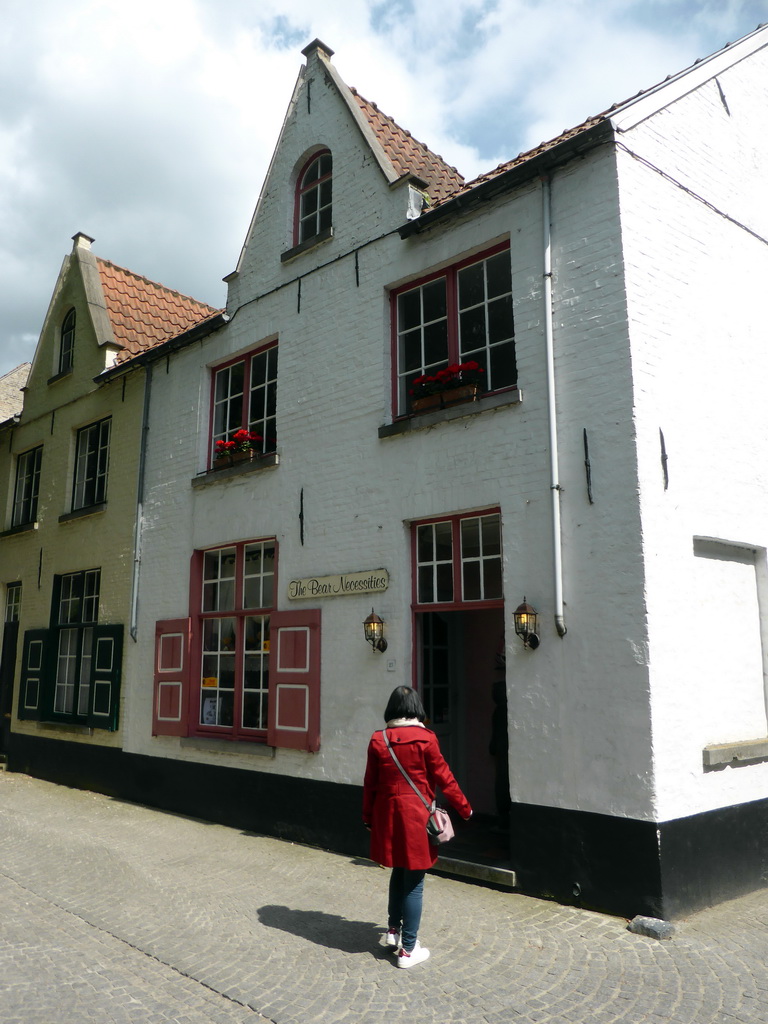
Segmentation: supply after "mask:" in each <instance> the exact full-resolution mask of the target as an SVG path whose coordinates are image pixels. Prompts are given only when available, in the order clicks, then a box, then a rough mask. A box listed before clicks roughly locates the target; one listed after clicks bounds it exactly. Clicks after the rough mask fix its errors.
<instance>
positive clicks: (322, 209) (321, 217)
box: [295, 149, 333, 245]
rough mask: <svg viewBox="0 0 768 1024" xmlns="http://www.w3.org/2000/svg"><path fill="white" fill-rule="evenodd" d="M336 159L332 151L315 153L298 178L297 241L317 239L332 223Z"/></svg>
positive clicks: (297, 242) (299, 242)
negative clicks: (334, 162)
mask: <svg viewBox="0 0 768 1024" xmlns="http://www.w3.org/2000/svg"><path fill="white" fill-rule="evenodd" d="M332 179H333V159H332V157H331V153H330V150H328V149H324V150H323V151H322V152H320V153H316V154H315V155H314V156H313V157H312V159H311V160H310V161H309V163H308V164H307V165H306V167H305V168H304V170H303V171H302V172H301V174H300V175H299V181H298V184H297V187H296V237H295V242H296V244H297V245H301V243H302V242H306V241H308V240H309V239H310V238H315V237H316V236H317V235H319V234H321V233H322V232H323V231H326V230H327V229H328V228H330V226H331V223H332V205H331V203H332V191H333V188H332V185H333V181H332Z"/></svg>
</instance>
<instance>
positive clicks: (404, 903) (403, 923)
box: [387, 868, 426, 953]
mask: <svg viewBox="0 0 768 1024" xmlns="http://www.w3.org/2000/svg"><path fill="white" fill-rule="evenodd" d="M425 874H426V872H425V871H409V870H408V869H407V868H392V874H391V875H390V877H389V907H388V908H387V909H388V917H389V923H388V924H387V927H388V928H397V930H398V931H399V932H400V938H401V941H402V944H403V949H404V950H405V951H406V953H410V952H411V950H412V949H413V947H414V946H415V945H416V936H417V935H418V934H419V925H420V924H421V903H422V897H423V894H424V875H425Z"/></svg>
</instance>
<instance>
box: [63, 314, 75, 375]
mask: <svg viewBox="0 0 768 1024" xmlns="http://www.w3.org/2000/svg"><path fill="white" fill-rule="evenodd" d="M74 350H75V311H74V309H70V311H69V312H68V313H67V315H66V316H65V317H64V323H63V324H62V325H61V345H60V346H59V373H68V372H69V370H71V369H72V361H73V358H72V357H73V354H74Z"/></svg>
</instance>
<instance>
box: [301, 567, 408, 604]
mask: <svg viewBox="0 0 768 1024" xmlns="http://www.w3.org/2000/svg"><path fill="white" fill-rule="evenodd" d="M388 586H389V573H388V572H387V570H386V569H366V570H365V571H364V572H347V573H344V574H343V575H341V576H308V577H306V578H305V579H301V580H291V581H290V582H289V583H288V597H289V598H290V599H291V600H292V601H300V600H302V599H303V598H317V597H346V596H347V595H350V594H378V593H381V591H382V590H386V589H387V587H388Z"/></svg>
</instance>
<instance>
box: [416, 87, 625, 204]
mask: <svg viewBox="0 0 768 1024" xmlns="http://www.w3.org/2000/svg"><path fill="white" fill-rule="evenodd" d="M618 106H620V104H618V103H617V104H614V106H613V107H611V110H613V109H615V107H618ZM607 114H608V111H606V113H605V114H597V115H596V116H595V117H590V118H587V120H586V121H583V122H582V123H581V124H579V125H576V127H575V128H569V129H568V130H567V131H564V132H563V133H562V135H558V136H557V137H556V138H554V139H550V140H549V141H548V142H540V143H539V145H538V146H534V148H533V149H528V150H526V151H525V152H524V153H518V155H517V156H516V157H513V158H512V159H511V160H507V162H506V163H503V164H499V165H498V167H494V169H493V170H492V171H486V172H485V173H484V174H480V175H478V177H477V178H473V179H472V181H467V182H464V183H463V184H462V185H461V187H459V188H457V189H454V191H453V192H452V193H451V194H450V195H448V196H446V197H445V199H446V200H448V199H454V198H455V197H456V196H458V195H463V194H464V193H466V192H470V191H471V190H472V189H474V188H477V186H478V185H482V184H484V183H485V182H486V181H491V180H492V179H493V178H498V177H499V176H500V175H501V174H504V173H505V172H506V171H509V170H512V168H513V167H518V166H519V165H520V164H524V163H526V162H527V161H528V160H532V159H533V158H534V157H536V156H540V155H541V154H542V153H546V152H548V151H549V150H550V149H554V148H555V146H558V145H559V144H560V143H561V142H566V141H567V140H568V139H572V138H574V137H575V136H576V135H579V134H580V133H581V132H583V131H586V130H587V128H592V127H593V126H594V125H596V124H598V123H599V122H600V121H604V120H605V119H606V116H607ZM433 205H437V204H433Z"/></svg>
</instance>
